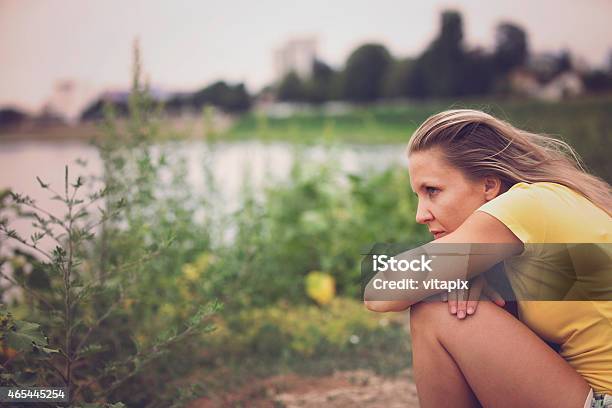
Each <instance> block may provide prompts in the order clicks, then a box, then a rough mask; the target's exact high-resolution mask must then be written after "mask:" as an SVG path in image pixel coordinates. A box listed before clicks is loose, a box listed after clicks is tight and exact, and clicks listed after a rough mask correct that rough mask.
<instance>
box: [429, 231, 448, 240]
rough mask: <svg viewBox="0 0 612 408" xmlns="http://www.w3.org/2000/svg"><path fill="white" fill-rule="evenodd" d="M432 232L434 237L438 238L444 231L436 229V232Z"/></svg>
mask: <svg viewBox="0 0 612 408" xmlns="http://www.w3.org/2000/svg"><path fill="white" fill-rule="evenodd" d="M431 233H432V234H433V237H434V239H438V238H440V237H442V236H444V234H445V232H444V231H437V232H433V231H432V232H431Z"/></svg>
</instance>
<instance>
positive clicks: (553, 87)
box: [537, 71, 584, 101]
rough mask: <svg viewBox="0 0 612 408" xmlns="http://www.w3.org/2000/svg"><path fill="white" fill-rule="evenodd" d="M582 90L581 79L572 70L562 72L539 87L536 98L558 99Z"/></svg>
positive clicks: (577, 93) (579, 92)
mask: <svg viewBox="0 0 612 408" xmlns="http://www.w3.org/2000/svg"><path fill="white" fill-rule="evenodd" d="M583 92H584V85H583V83H582V79H581V78H580V76H579V75H578V74H576V73H575V72H573V71H567V72H563V73H561V74H560V75H557V76H556V77H554V78H553V79H552V80H551V81H549V82H548V83H546V84H545V85H544V86H542V87H541V88H540V89H539V92H538V95H537V96H538V98H540V99H545V100H548V101H558V100H561V99H565V98H568V97H574V96H578V95H580V94H582V93H583Z"/></svg>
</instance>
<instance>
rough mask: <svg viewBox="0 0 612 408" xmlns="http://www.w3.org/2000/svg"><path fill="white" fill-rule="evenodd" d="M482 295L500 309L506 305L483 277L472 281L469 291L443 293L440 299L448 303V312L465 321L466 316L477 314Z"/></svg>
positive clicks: (480, 276) (459, 290)
mask: <svg viewBox="0 0 612 408" xmlns="http://www.w3.org/2000/svg"><path fill="white" fill-rule="evenodd" d="M481 295H484V296H486V297H487V298H489V299H490V300H491V301H493V303H495V304H496V305H498V306H500V307H503V306H504V305H505V304H506V301H505V300H504V299H503V298H502V297H501V295H500V294H499V293H498V292H497V291H496V290H495V289H493V288H492V287H491V286H489V285H487V280H486V279H485V277H484V276H482V275H479V276H477V277H476V278H474V279H472V281H471V282H470V288H469V289H468V290H464V289H457V290H453V291H451V292H450V293H449V292H443V293H442V294H441V295H440V297H441V298H442V301H443V302H448V311H449V312H450V313H451V314H456V315H457V318H458V319H464V318H465V317H466V316H468V315H473V314H474V313H476V308H477V307H478V302H479V301H480V297H481Z"/></svg>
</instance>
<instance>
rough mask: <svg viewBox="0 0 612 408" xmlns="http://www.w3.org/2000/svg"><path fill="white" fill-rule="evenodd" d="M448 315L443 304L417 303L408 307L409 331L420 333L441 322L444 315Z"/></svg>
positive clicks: (445, 305)
mask: <svg viewBox="0 0 612 408" xmlns="http://www.w3.org/2000/svg"><path fill="white" fill-rule="evenodd" d="M444 313H446V314H448V315H450V313H449V312H448V306H447V304H446V303H444V302H433V301H432V302H419V303H415V304H414V305H412V306H410V329H411V331H412V333H417V332H419V333H422V332H423V331H424V330H428V329H432V328H433V327H434V326H436V325H437V324H439V323H441V322H442V319H444V317H446V316H445V314H444Z"/></svg>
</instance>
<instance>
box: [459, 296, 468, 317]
mask: <svg viewBox="0 0 612 408" xmlns="http://www.w3.org/2000/svg"><path fill="white" fill-rule="evenodd" d="M468 296H469V291H467V290H464V289H457V317H458V318H459V319H464V318H465V316H466V315H467V312H466V310H467V301H468Z"/></svg>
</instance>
